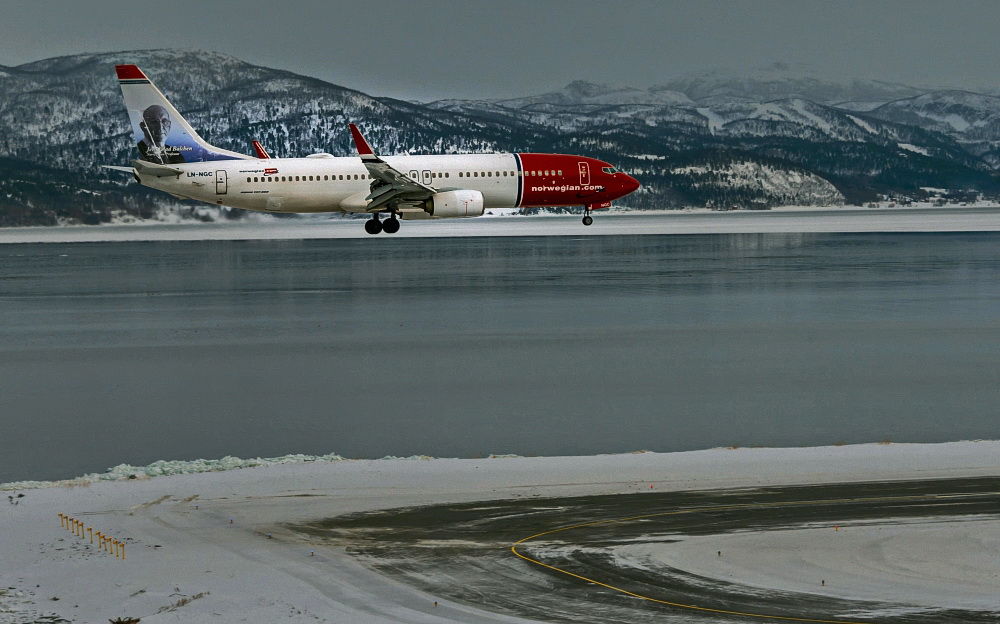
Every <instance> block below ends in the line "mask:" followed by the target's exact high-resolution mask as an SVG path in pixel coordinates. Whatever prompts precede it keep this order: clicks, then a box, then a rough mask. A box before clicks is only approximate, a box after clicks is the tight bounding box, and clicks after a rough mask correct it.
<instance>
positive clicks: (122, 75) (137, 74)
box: [115, 65, 149, 80]
mask: <svg viewBox="0 0 1000 624" xmlns="http://www.w3.org/2000/svg"><path fill="white" fill-rule="evenodd" d="M115 72H116V73H117V74H118V80H149V78H146V74H144V73H142V70H141V69H139V68H138V67H137V66H135V65H115Z"/></svg>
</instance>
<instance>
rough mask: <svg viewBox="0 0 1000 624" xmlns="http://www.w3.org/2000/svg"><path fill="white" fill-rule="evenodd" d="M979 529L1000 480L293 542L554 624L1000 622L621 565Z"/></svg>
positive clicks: (767, 494) (387, 527) (718, 496)
mask: <svg viewBox="0 0 1000 624" xmlns="http://www.w3.org/2000/svg"><path fill="white" fill-rule="evenodd" d="M970 515H976V516H978V517H979V519H980V520H982V519H983V517H989V516H994V517H997V519H998V520H1000V478H979V479H956V480H934V481H913V482H878V483H851V484H841V485H816V486H795V487H776V488H760V489H749V490H748V489H744V490H710V491H696V492H670V493H653V492H642V493H636V494H626V495H609V496H587V497H573V498H549V499H541V498H531V499H521V500H511V501H495V502H485V503H484V502H478V503H470V504H455V505H437V506H427V507H416V508H409V509H397V510H390V511H384V512H374V513H366V514H358V515H353V516H342V517H337V518H332V519H329V520H324V521H319V522H314V523H309V524H305V525H299V526H295V527H292V528H293V529H294V530H296V531H299V532H301V533H306V534H308V535H310V536H311V537H313V538H317V537H318V538H321V539H323V540H325V541H326V542H327V543H328V544H330V545H336V546H339V547H344V548H346V549H347V552H349V553H351V554H352V555H354V556H356V557H357V558H358V559H359V560H360V561H362V562H363V563H365V564H366V565H368V566H370V567H371V568H373V569H375V570H377V571H378V572H380V573H382V574H385V575H388V576H390V577H392V578H394V579H396V580H399V581H402V582H404V583H407V584H409V585H412V586H414V587H417V588H418V589H421V590H423V591H425V592H427V593H429V594H432V595H434V596H440V597H441V598H442V600H449V601H455V602H460V603H465V604H468V605H471V606H475V607H477V608H480V609H485V610H488V611H493V612H496V613H498V614H506V615H510V616H517V617H524V618H530V619H535V620H539V621H546V622H622V623H625V622H653V621H657V622H749V621H757V622H787V621H799V622H887V623H893V624H896V623H899V624H902V623H921V624H924V623H931V622H934V623H938V622H948V623H950V624H951V623H953V624H972V623H985V622H997V621H1000V611H998V612H985V611H971V610H955V609H949V610H945V609H928V608H927V607H926V606H922V607H914V606H912V605H905V604H900V603H881V602H874V601H861V600H845V599H841V598H833V597H830V596H824V595H821V594H820V593H815V594H813V593H797V592H786V591H773V590H765V589H761V588H758V587H752V586H750V585H749V584H748V585H742V584H740V583H738V582H727V581H723V580H719V579H714V578H708V577H704V576H698V575H694V574H690V573H687V572H685V571H683V570H679V569H673V568H669V567H662V568H657V569H656V570H655V571H654V570H643V569H639V568H636V567H622V566H619V565H616V562H615V560H614V557H613V556H612V550H613V548H614V547H615V546H620V545H623V544H635V543H641V542H643V541H655V542H658V543H663V542H664V541H668V542H669V541H670V536H671V535H675V536H679V535H686V536H697V535H701V536H704V535H723V534H726V533H731V532H734V531H743V532H745V531H769V530H777V529H789V528H796V527H802V526H805V525H809V526H814V525H815V524H817V523H827V524H831V525H833V524H836V523H840V524H849V523H855V524H856V523H864V524H877V523H879V522H897V521H898V520H899V519H901V518H903V519H905V518H917V517H921V518H922V517H939V518H949V517H952V518H954V520H955V521H959V522H960V521H962V520H963V519H964V517H967V516H970ZM708 554H714V553H708ZM998 608H1000V607H998Z"/></svg>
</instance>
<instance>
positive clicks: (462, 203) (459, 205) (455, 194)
mask: <svg viewBox="0 0 1000 624" xmlns="http://www.w3.org/2000/svg"><path fill="white" fill-rule="evenodd" d="M424 210H426V211H427V212H428V213H430V215H431V216H432V217H437V218H439V219H447V218H450V217H481V216H482V215H483V194H482V193H480V192H479V191H469V190H464V189H463V190H460V191H444V192H442V193H435V194H434V195H432V196H431V198H430V199H428V200H427V201H426V202H425V203H424Z"/></svg>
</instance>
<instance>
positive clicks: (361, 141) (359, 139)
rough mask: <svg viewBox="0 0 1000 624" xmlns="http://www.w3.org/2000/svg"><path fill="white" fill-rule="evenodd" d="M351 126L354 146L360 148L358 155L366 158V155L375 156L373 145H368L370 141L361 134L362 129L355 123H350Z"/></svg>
mask: <svg viewBox="0 0 1000 624" xmlns="http://www.w3.org/2000/svg"><path fill="white" fill-rule="evenodd" d="M348 125H349V126H350V128H351V137H353V138H354V146H355V147H356V148H358V155H359V156H361V157H362V158H364V157H365V156H374V155H375V151H374V150H372V146H371V145H368V141H366V140H365V137H363V136H361V131H360V130H358V127H357V126H355V125H354V124H348Z"/></svg>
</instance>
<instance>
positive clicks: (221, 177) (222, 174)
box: [215, 169, 228, 195]
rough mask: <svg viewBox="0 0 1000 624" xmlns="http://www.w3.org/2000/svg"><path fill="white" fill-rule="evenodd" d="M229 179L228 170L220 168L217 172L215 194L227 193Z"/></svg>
mask: <svg viewBox="0 0 1000 624" xmlns="http://www.w3.org/2000/svg"><path fill="white" fill-rule="evenodd" d="M227 180H228V176H227V175H226V171H225V170H224V169H219V170H218V171H216V172H215V194H216V195H225V194H226V191H227V190H228V189H227V186H228V184H227Z"/></svg>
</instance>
